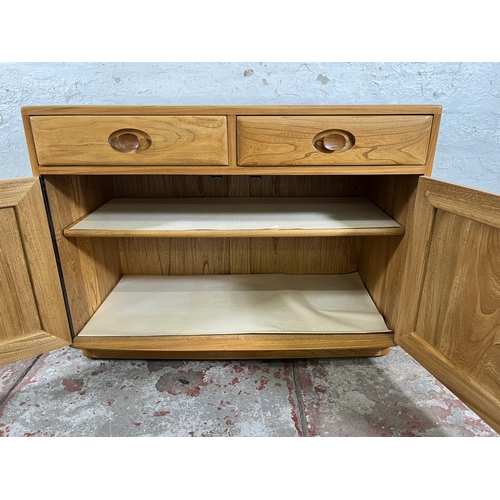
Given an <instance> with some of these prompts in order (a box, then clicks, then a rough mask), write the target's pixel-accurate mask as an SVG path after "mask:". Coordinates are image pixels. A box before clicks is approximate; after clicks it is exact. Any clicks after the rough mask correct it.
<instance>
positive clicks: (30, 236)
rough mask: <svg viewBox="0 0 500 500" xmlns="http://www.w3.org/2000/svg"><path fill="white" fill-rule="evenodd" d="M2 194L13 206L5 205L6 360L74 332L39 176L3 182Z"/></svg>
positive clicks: (1, 229) (1, 337)
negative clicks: (67, 310)
mask: <svg viewBox="0 0 500 500" xmlns="http://www.w3.org/2000/svg"><path fill="white" fill-rule="evenodd" d="M4 194H5V195H6V196H5V198H4V197H3V195H4ZM0 199H1V200H2V202H1V205H3V206H5V205H9V206H8V207H7V208H3V209H2V210H0V234H1V235H2V238H1V239H0V364H5V363H11V362H13V361H17V360H19V359H22V358H23V357H29V356H34V355H36V354H41V353H42V352H45V350H46V349H49V348H51V346H59V347H60V346H63V345H68V344H69V343H70V342H71V334H70V329H69V324H68V318H67V316H66V309H65V305H64V300H63V296H62V289H61V284H60V281H59V275H58V270H57V266H56V261H55V256H54V250H53V246H52V240H51V236H50V231H49V226H48V222H47V216H46V213H45V206H44V202H43V199H42V194H41V190H40V185H39V182H38V180H37V179H16V180H14V181H2V182H1V183H0Z"/></svg>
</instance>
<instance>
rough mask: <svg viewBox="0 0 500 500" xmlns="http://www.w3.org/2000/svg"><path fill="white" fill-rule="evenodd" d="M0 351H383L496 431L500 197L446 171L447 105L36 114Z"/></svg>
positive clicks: (167, 354)
mask: <svg viewBox="0 0 500 500" xmlns="http://www.w3.org/2000/svg"><path fill="white" fill-rule="evenodd" d="M22 116H23V120H24V124H25V131H26V138H27V143H28V149H29V153H30V159H31V163H32V170H33V174H34V176H35V177H33V178H30V179H13V180H7V181H1V182H0V208H1V210H0V228H1V234H2V239H1V242H0V259H1V264H2V266H1V267H0V273H1V275H0V295H1V297H2V300H1V301H0V312H1V316H0V361H2V362H3V363H10V362H13V361H16V360H19V359H22V358H25V357H29V356H33V355H36V354H40V353H42V352H46V351H48V350H50V349H56V348H58V347H62V346H66V345H72V346H73V347H75V348H79V349H82V350H83V353H84V354H85V355H86V356H89V357H96V358H99V357H117V358H186V359H203V358H205V359H236V358H240V359H242V358H294V357H329V356H330V357H332V356H380V355H385V354H387V353H388V352H389V350H390V347H392V346H395V345H400V346H401V347H403V348H404V349H405V350H406V351H407V352H408V353H410V354H411V355H412V356H413V357H414V358H415V359H416V360H417V361H418V362H420V363H421V364H422V365H423V366H425V367H426V368H427V369H428V370H429V371H430V372H431V373H433V374H434V375H435V376H436V377H437V378H438V379H440V380H441V381H442V382H443V383H444V384H446V385H447V386H448V387H449V388H450V389H451V390H452V391H453V392H455V394H457V395H458V397H460V398H461V399H462V400H463V401H464V402H465V403H467V404H468V405H469V406H470V407H471V408H472V409H473V410H474V411H476V412H477V413H478V414H479V415H480V416H481V417H482V418H483V419H484V420H485V421H487V422H488V423H489V424H490V425H492V426H493V427H494V428H495V429H496V430H499V429H500V343H499V341H498V338H500V337H499V333H500V326H499V325H500V237H499V235H500V197H499V196H497V195H493V194H490V193H486V192H481V191H478V190H473V189H470V188H465V187H461V186H457V185H454V184H451V183H446V182H442V181H437V180H434V179H432V178H431V177H430V175H431V171H432V164H433V158H434V152H435V148H436V142H437V136H438V129H439V121H440V117H441V107H440V106H423V105H418V106H281V107H273V106H260V107H253V106H239V107H238V106H233V107H215V106H191V107H175V106H170V107H149V106H130V107H120V106H75V107H49V106H44V107H27V108H23V109H22Z"/></svg>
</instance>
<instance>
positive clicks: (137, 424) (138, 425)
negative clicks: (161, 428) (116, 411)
mask: <svg viewBox="0 0 500 500" xmlns="http://www.w3.org/2000/svg"><path fill="white" fill-rule="evenodd" d="M134 425H135V426H136V427H140V426H141V425H142V422H134Z"/></svg>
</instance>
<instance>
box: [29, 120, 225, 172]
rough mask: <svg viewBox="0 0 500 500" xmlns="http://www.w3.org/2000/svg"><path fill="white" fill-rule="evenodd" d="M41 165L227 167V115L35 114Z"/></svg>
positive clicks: (32, 123) (35, 130)
mask: <svg viewBox="0 0 500 500" xmlns="http://www.w3.org/2000/svg"><path fill="white" fill-rule="evenodd" d="M31 126H32V130H33V138H34V141H35V148H36V154H37V158H38V163H39V164H40V165H46V166H50V165H68V166H71V165H131V166H134V165H228V147H227V121H226V117H225V116H101V115H98V116H91V115H88V116H68V115H65V116H32V117H31Z"/></svg>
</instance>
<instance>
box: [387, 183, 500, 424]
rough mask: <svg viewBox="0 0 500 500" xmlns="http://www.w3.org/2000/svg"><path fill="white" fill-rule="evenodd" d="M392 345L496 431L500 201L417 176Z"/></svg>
mask: <svg viewBox="0 0 500 500" xmlns="http://www.w3.org/2000/svg"><path fill="white" fill-rule="evenodd" d="M410 231H411V232H410V239H409V255H408V260H407V262H406V267H405V272H404V279H403V286H402V293H401V302H400V304H399V311H400V323H399V324H400V325H401V328H400V331H399V332H396V339H395V340H396V342H397V343H398V344H399V345H400V346H401V347H403V348H404V349H405V350H406V351H407V352H408V353H409V354H410V355H411V356H413V357H414V358H415V359H416V360H417V361H418V362H419V363H420V364H422V365H423V366H424V367H425V368H426V369H427V370H428V371H429V372H431V373H432V374H433V375H434V376H435V377H436V378H437V379H439V380H440V381H441V382H442V383H443V384H445V385H446V386H447V387H448V388H449V389H450V390H451V391H452V392H454V393H455V394H456V395H457V396H458V397H459V398H460V399H461V400H462V401H463V402H464V403H465V404H467V405H468V406H469V407H470V408H471V409H472V410H474V411H475V412H476V413H477V414H478V415H479V416H480V417H481V418H483V419H484V420H485V421H486V422H487V423H488V424H489V425H491V426H492V427H493V428H494V429H495V430H496V431H497V432H500V196H497V195H494V194H490V193H486V192H483V191H478V190H474V189H470V188H465V187H462V186H457V185H454V184H450V183H446V182H442V181H437V180H434V179H430V178H428V177H422V178H421V179H420V181H419V186H418V190H417V201H416V210H415V214H414V222H413V227H412V228H411V229H410Z"/></svg>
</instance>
